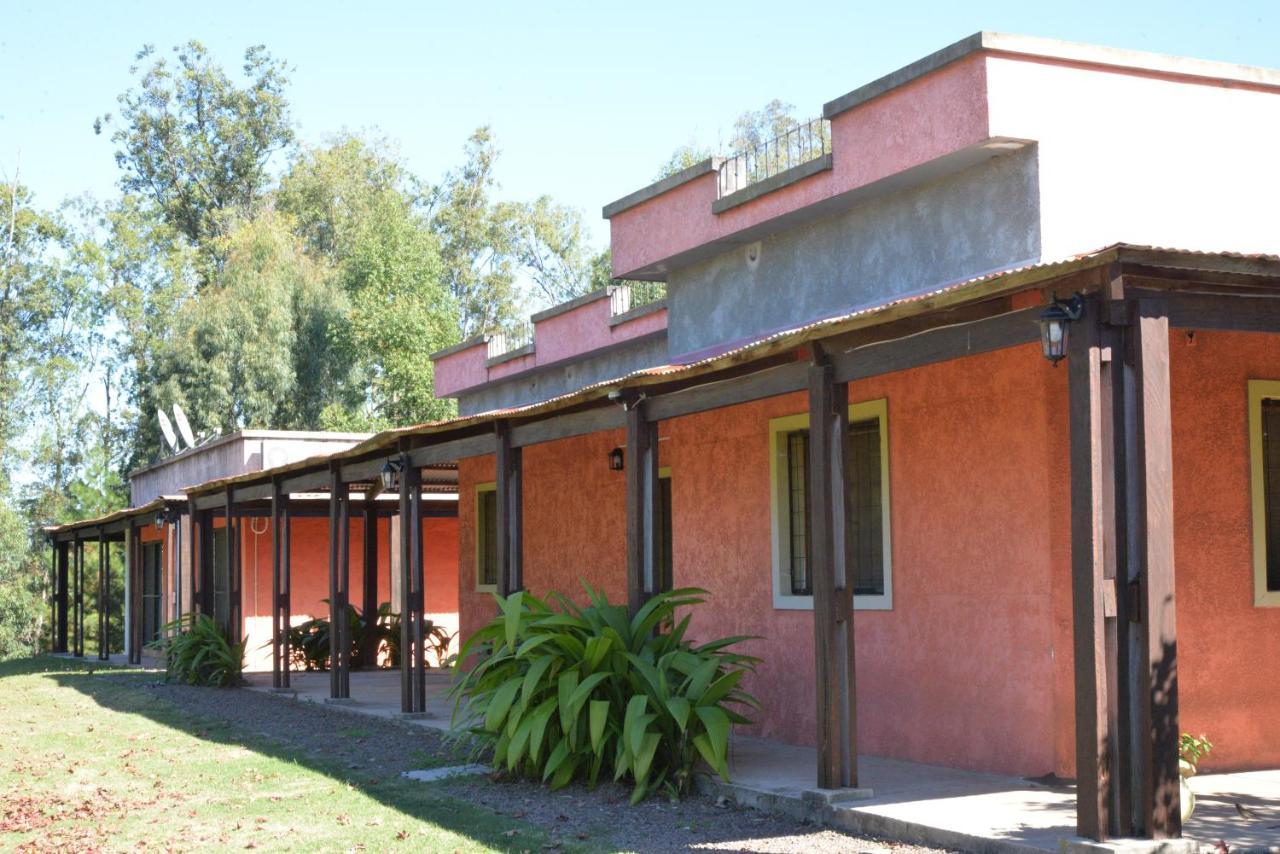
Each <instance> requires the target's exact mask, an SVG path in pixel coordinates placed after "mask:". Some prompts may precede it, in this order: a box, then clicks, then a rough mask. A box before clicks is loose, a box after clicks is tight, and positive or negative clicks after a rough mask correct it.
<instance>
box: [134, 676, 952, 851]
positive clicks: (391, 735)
mask: <svg viewBox="0 0 1280 854" xmlns="http://www.w3.org/2000/svg"><path fill="white" fill-rule="evenodd" d="M140 684H142V685H143V687H144V690H146V691H149V692H151V693H152V694H153V695H154V696H156V697H157V698H159V699H162V700H164V701H165V702H167V703H170V704H172V705H174V706H176V707H178V708H180V709H182V710H183V711H186V712H189V713H194V714H197V715H199V716H201V717H202V718H204V719H206V720H208V721H209V724H210V726H211V728H213V727H217V728H218V729H219V733H218V735H219V737H221V738H228V737H230V738H232V739H234V738H237V737H244V736H260V737H266V738H268V739H271V740H272V741H274V742H277V743H280V744H281V745H282V746H284V747H287V748H288V749H290V750H291V751H295V752H297V753H298V758H299V761H301V762H304V763H305V762H306V757H308V756H310V757H313V758H314V760H315V761H316V762H319V763H323V764H325V765H326V766H327V767H330V768H333V767H334V766H335V765H336V766H338V767H341V768H345V769H346V773H347V774H348V775H349V776H350V777H351V779H352V780H358V781H360V782H361V784H362V785H364V786H375V785H378V784H379V783H380V782H383V781H389V780H395V779H397V778H398V776H399V774H400V773H401V772H402V771H409V770H416V769H421V768H429V767H435V766H440V765H452V764H460V763H462V762H464V761H465V757H462V756H459V754H458V752H457V750H456V748H455V747H454V746H453V745H451V744H449V743H448V742H447V740H446V739H445V738H444V737H443V736H442V735H441V733H439V732H437V731H435V730H431V729H427V728H424V727H420V726H414V725H411V724H408V723H404V722H401V721H393V720H386V719H382V718H374V717H364V716H359V715H355V714H352V713H350V712H344V711H338V710H334V709H330V708H326V707H325V706H323V705H318V704H315V703H308V702H298V701H295V700H290V699H286V698H284V697H276V696H271V695H269V694H264V693H260V692H257V691H247V690H232V691H227V690H218V689H211V688H191V687H187V686H181V685H167V684H164V683H161V682H155V681H151V680H140ZM420 785H432V786H438V787H440V789H441V790H442V791H443V792H447V793H449V794H451V795H453V796H455V797H458V798H463V799H466V800H468V801H470V802H472V803H475V804H481V805H484V806H486V807H489V808H491V809H492V810H493V811H494V812H495V813H497V814H503V815H506V816H509V817H512V818H516V819H519V820H520V821H523V822H527V823H529V824H532V825H536V826H538V827H540V828H542V829H543V830H545V831H546V832H547V833H548V834H549V835H551V836H552V837H553V838H555V839H559V840H563V841H565V842H567V843H573V844H576V845H579V846H589V847H593V848H598V849H601V850H611V851H642V852H666V851H696V850H701V851H753V852H800V851H803V852H813V854H821V852H837V851H838V852H876V854H887V852H893V854H932V852H934V851H936V850H937V849H930V848H924V847H920V846H912V845H903V844H899V843H894V842H885V841H883V840H877V839H869V838H863V837H857V836H852V835H850V834H846V833H841V832H838V831H834V830H829V829H825V828H820V827H816V826H814V825H811V824H807V823H805V822H800V821H797V820H794V819H789V818H784V817H779V816H773V815H768V814H765V813H762V812H760V811H758V810H754V809H745V808H740V807H737V806H733V805H727V804H723V803H721V804H717V803H715V802H713V801H712V800H711V799H709V798H706V797H702V796H694V797H690V798H687V799H685V800H683V801H681V802H678V803H671V802H669V801H666V800H664V799H661V798H659V797H653V798H650V799H649V800H648V801H646V802H644V803H642V804H640V805H639V806H635V807H632V806H630V805H629V804H628V798H629V795H630V790H629V789H623V788H621V787H614V786H601V787H599V788H598V789H597V790H596V791H594V792H590V791H587V790H586V789H585V788H584V787H581V786H571V787H569V788H567V789H563V790H561V791H558V792H552V791H549V790H547V789H546V788H544V787H542V786H539V785H536V784H534V783H531V782H527V781H510V780H490V779H487V778H484V777H472V778H465V779H455V780H451V781H447V782H439V783H430V784H427V783H423V784H420ZM513 842H515V841H514V840H513ZM514 847H516V848H518V844H517V845H515V846H514Z"/></svg>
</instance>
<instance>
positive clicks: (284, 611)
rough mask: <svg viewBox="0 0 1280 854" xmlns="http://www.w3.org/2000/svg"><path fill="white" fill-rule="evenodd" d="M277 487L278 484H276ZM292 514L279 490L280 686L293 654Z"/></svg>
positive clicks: (285, 679)
mask: <svg viewBox="0 0 1280 854" xmlns="http://www.w3.org/2000/svg"><path fill="white" fill-rule="evenodd" d="M277 488H279V486H277ZM292 519H293V515H292V513H291V512H290V510H289V496H288V494H287V493H285V492H284V491H283V490H282V489H281V491H280V527H281V528H282V530H281V532H280V599H279V605H278V606H277V607H278V608H279V613H280V687H281V688H288V687H289V659H290V656H291V655H292V654H293V653H292V651H291V650H290V647H289V628H290V626H291V625H292V620H293V600H292V598H291V597H292V593H291V591H292V590H293V547H292V543H291V538H292V529H293V523H292Z"/></svg>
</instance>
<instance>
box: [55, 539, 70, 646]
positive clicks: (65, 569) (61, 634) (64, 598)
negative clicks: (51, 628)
mask: <svg viewBox="0 0 1280 854" xmlns="http://www.w3.org/2000/svg"><path fill="white" fill-rule="evenodd" d="M57 555H58V596H57V603H58V620H57V626H56V628H55V631H56V633H57V639H56V641H55V642H54V652H61V653H65V652H66V651H67V608H68V605H69V604H70V602H69V597H68V595H67V583H68V581H69V580H70V569H69V563H70V561H69V560H68V557H69V555H68V546H67V544H66V543H65V542H60V543H58V545H57Z"/></svg>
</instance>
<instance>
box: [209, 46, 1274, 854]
mask: <svg viewBox="0 0 1280 854" xmlns="http://www.w3.org/2000/svg"><path fill="white" fill-rule="evenodd" d="M1277 131H1280V72H1276V71H1271V70H1265V69H1257V68H1244V67H1238V66H1231V65H1226V64H1222V63H1212V62H1202V61H1198V60H1190V59H1181V58H1174V57H1165V56H1156V55H1149V54H1139V53H1132V52H1127V51H1117V50H1111V49H1104V48H1095V47H1090V46H1081V45H1072V44H1064V43H1060V42H1052V41H1045V40H1039V39H1027V38H1021V37H1011V36H1003V35H995V34H989V33H980V34H978V35H975V36H973V37H971V38H968V39H965V40H963V41H961V42H958V43H956V44H955V45H952V46H950V47H948V48H945V49H943V50H942V51H939V52H938V53H935V54H933V55H931V56H928V57H925V58H924V59H921V60H919V61H918V62H915V63H913V64H911V65H909V66H907V67H905V68H903V69H900V70H898V71H896V72H894V73H893V74H890V75H888V76H886V77H884V78H881V79H880V80H876V81H873V82H871V83H868V84H866V85H864V86H862V87H860V88H858V89H855V90H853V91H851V92H849V93H847V94H845V95H843V96H841V97H838V98H836V99H835V100H833V101H831V102H829V103H827V104H826V105H825V107H824V109H823V115H822V117H821V118H818V119H815V120H813V121H812V122H808V123H805V124H803V125H801V126H800V127H798V128H797V129H796V130H794V131H793V132H791V133H789V134H788V135H786V136H784V137H782V138H780V139H778V140H775V141H772V142H771V143H770V145H769V147H766V148H762V149H761V150H756V151H750V152H740V153H738V154H737V155H736V156H734V157H730V158H724V159H722V158H712V159H710V160H708V161H706V162H704V163H701V164H698V165H696V166H694V167H691V168H689V169H686V170H685V171H683V172H680V173H678V174H675V175H672V176H670V177H668V178H665V179H663V180H661V181H659V182H657V183H655V184H653V185H651V186H649V187H645V188H643V189H641V190H638V191H636V192H634V193H631V194H630V195H628V196H626V197H624V198H622V199H619V200H618V201H616V202H614V203H612V204H610V205H607V206H606V207H605V209H604V215H605V216H606V217H607V218H608V219H609V220H610V226H611V234H612V238H611V245H612V250H613V259H614V274H615V276H617V277H618V278H619V279H626V280H641V281H646V280H647V281H658V282H664V283H665V289H666V293H665V298H664V299H662V300H659V301H654V302H648V303H646V304H644V305H638V304H637V305H633V304H632V299H631V296H632V291H631V290H630V289H628V288H627V287H625V286H620V287H617V288H610V289H607V290H605V291H601V292H598V293H595V294H589V295H587V296H585V297H582V298H580V299H578V300H574V301H573V302H571V303H568V304H566V305H564V306H559V307H556V308H553V309H551V310H549V311H546V312H543V313H541V314H540V315H536V316H535V317H534V318H533V323H532V338H531V340H527V341H525V340H521V341H513V342H507V341H506V340H503V339H490V338H478V339H473V340H472V341H468V342H464V343H463V344H461V345H459V346H457V347H454V348H451V349H449V350H447V351H443V352H441V353H438V354H436V355H435V357H434V361H435V370H436V384H437V389H438V391H440V392H441V393H447V394H452V395H453V396H456V397H457V399H458V401H459V408H460V411H461V412H462V413H463V414H462V415H461V416H460V417H459V418H457V419H455V420H452V421H449V422H443V423H437V424H428V425H419V426H416V427H407V428H404V429H401V430H396V431H391V432H388V433H384V434H380V435H379V436H375V437H373V438H371V439H369V440H368V441H366V442H363V443H361V444H359V445H356V446H354V447H353V448H351V449H349V450H345V451H340V452H337V453H335V454H333V455H331V456H330V457H328V458H327V459H324V460H312V461H308V462H306V463H301V464H296V465H293V466H288V467H284V468H281V469H276V470H272V471H264V472H256V473H250V474H246V475H241V476H238V477H230V478H226V479H224V480H222V481H219V482H216V483H214V484H211V485H206V486H205V487H201V488H200V489H199V490H195V491H188V495H189V496H191V501H192V502H193V505H192V506H194V507H196V508H200V507H202V506H205V505H204V504H202V502H214V501H221V502H222V504H220V505H219V506H224V507H238V506H241V504H242V503H245V504H247V503H251V502H262V501H264V500H266V499H268V498H270V497H271V496H272V495H273V494H276V493H275V492H273V490H277V491H278V490H279V488H280V487H279V484H280V483H282V482H283V483H291V482H292V483H295V484H296V485H297V487H296V488H298V489H308V490H310V489H322V488H324V487H325V486H326V485H327V486H328V490H329V499H330V500H329V504H330V508H331V509H330V513H331V518H334V519H338V518H343V514H344V513H345V512H346V511H345V510H344V509H343V508H344V507H345V501H344V498H343V496H344V495H345V494H346V490H347V489H348V484H350V483H359V482H364V481H367V480H368V479H369V478H370V477H372V476H373V475H374V473H376V472H378V471H380V470H382V469H383V468H386V467H388V466H390V467H391V468H394V469H396V470H397V475H396V476H397V477H398V481H394V482H395V483H396V484H397V485H398V488H399V492H400V504H399V508H400V509H399V511H398V512H399V513H400V514H402V516H405V515H407V516H412V515H413V513H414V508H415V507H416V506H417V505H416V503H415V502H418V498H416V497H415V496H418V494H419V492H418V488H417V485H416V484H417V479H418V477H419V475H418V472H419V471H420V469H421V467H422V466H431V465H442V464H452V465H456V466H457V469H456V471H457V485H456V488H457V496H458V499H457V513H458V529H457V536H456V543H453V544H452V545H454V546H456V549H457V552H456V554H457V579H456V582H453V583H455V584H456V590H457V593H456V595H457V609H458V613H459V621H460V626H461V631H462V633H463V634H464V635H465V634H467V633H468V632H470V631H472V630H474V629H475V628H476V627H477V626H479V625H480V624H481V623H482V622H483V621H485V620H486V619H488V618H489V617H490V616H492V615H493V614H494V613H495V606H494V602H493V599H492V596H491V595H490V593H491V592H492V591H498V592H502V591H510V590H515V589H520V588H528V589H531V590H535V591H538V592H547V591H550V590H561V591H564V592H566V593H570V594H573V593H575V592H577V591H580V585H581V583H582V582H584V581H585V582H588V583H590V584H591V585H592V586H594V587H597V588H600V589H603V590H605V591H606V592H608V593H609V594H610V595H611V596H612V597H617V598H626V599H628V600H629V601H630V602H631V603H632V604H633V605H638V604H639V603H640V602H642V601H643V599H644V598H645V597H646V596H647V595H649V594H651V593H653V592H654V591H656V590H658V589H660V588H662V587H664V586H669V585H674V586H676V587H683V586H697V587H702V588H705V589H707V590H708V591H710V593H711V597H712V604H711V605H710V606H707V607H706V608H705V609H704V610H703V611H702V612H701V613H699V614H698V616H697V621H696V623H695V630H696V631H697V632H698V633H699V634H701V635H703V636H706V637H711V636H719V635H730V634H732V635H737V634H745V635H753V636H757V637H758V638H759V640H756V641H753V642H752V645H751V646H750V647H749V649H748V651H750V652H753V653H755V654H757V655H759V656H761V657H762V658H763V659H764V664H763V666H762V667H761V668H760V670H759V672H758V673H757V674H756V677H755V679H754V680H753V682H752V684H751V685H749V686H748V687H749V690H751V691H752V692H754V693H755V694H756V695H757V696H758V697H759V698H760V699H761V701H762V703H763V706H764V708H763V711H762V713H761V714H760V715H759V719H758V721H757V723H756V724H755V727H754V730H753V731H754V733H755V734H757V735H760V736H763V737H766V738H770V739H777V740H783V741H794V742H800V743H808V744H814V745H816V746H817V748H818V757H819V764H818V769H817V781H816V782H817V783H818V785H819V786H821V787H824V788H837V787H842V786H843V787H849V786H856V785H857V784H858V782H859V779H858V773H857V772H858V767H857V756H858V754H859V753H863V754H871V755H878V756H888V757H896V758H902V759H910V760H916V761H921V762H928V763H932V764H937V765H947V766H952V767H957V768H964V769H974V770H985V771H996V772H1002V773H1010V774H1018V775H1026V776H1035V775H1043V774H1047V773H1052V774H1056V775H1058V776H1060V777H1070V778H1076V779H1078V781H1079V785H1078V807H1077V822H1078V829H1079V831H1080V833H1081V834H1082V835H1086V836H1091V837H1094V838H1097V839H1102V838H1106V837H1109V836H1126V835H1134V836H1145V837H1157V838H1159V837H1167V836H1177V835H1178V834H1179V833H1180V824H1179V818H1178V803H1179V800H1178V798H1179V795H1178V774H1177V771H1178V768H1177V740H1178V735H1179V732H1180V731H1182V730H1192V731H1196V732H1200V731H1203V732H1206V733H1210V734H1212V736H1213V740H1214V742H1215V744H1216V745H1217V747H1216V748H1215V751H1214V753H1213V755H1212V763H1213V765H1214V767H1216V768H1218V769H1221V770H1237V769H1248V768H1277V767H1280V741H1278V740H1277V739H1276V738H1275V737H1274V734H1273V732H1272V730H1273V729H1274V721H1276V720H1277V719H1280V608H1278V606H1280V569H1278V567H1280V539H1276V538H1277V537H1280V504H1278V502H1280V497H1277V496H1276V495H1274V494H1273V489H1272V484H1271V480H1272V474H1273V469H1275V467H1276V466H1277V465H1280V462H1278V460H1280V457H1278V456H1277V455H1280V448H1273V447H1272V445H1273V444H1274V443H1273V442H1272V441H1271V439H1270V438H1269V437H1271V436H1273V435H1280V434H1274V431H1273V429H1272V427H1273V424H1272V422H1273V420H1274V419H1276V418H1278V417H1280V406H1277V405H1276V404H1275V403H1274V401H1276V400H1280V337H1278V333H1280V254H1278V253H1280V231H1278V230H1277V229H1276V228H1275V225H1274V216H1273V215H1272V213H1271V208H1272V204H1273V201H1274V200H1275V199H1276V198H1280V164H1278V163H1277V161H1276V159H1275V157H1274V154H1273V152H1272V148H1273V140H1274V139H1275V138H1276V135H1277ZM1159 247H1185V248H1179V249H1173V248H1159ZM635 302H639V300H636V301H635ZM1046 357H1051V358H1046ZM1275 426H1276V427H1277V428H1280V424H1278V425H1275ZM393 463H394V465H393ZM392 482H393V479H392V478H389V479H388V485H389V486H390V485H391V484H392ZM292 488H293V487H291V489H292ZM201 496H214V497H210V498H203V497H201ZM216 496H222V497H221V498H216ZM273 530H274V529H273ZM406 542H407V541H406ZM335 548H336V547H335ZM401 548H402V549H405V550H406V552H405V553H409V554H413V553H414V550H413V549H412V546H411V545H410V546H405V545H403V544H402V545H401ZM331 553H334V554H337V553H341V549H340V548H336V551H334V550H331ZM340 563H341V561H339V564H340ZM331 565H335V564H334V563H333V561H331ZM402 566H404V564H402ZM406 571H407V572H409V575H408V576H406V581H404V582H402V584H407V585H408V587H409V588H410V589H419V588H416V587H414V585H416V584H417V583H418V581H416V580H414V579H413V578H410V576H412V575H413V573H415V572H417V573H419V574H418V575H417V576H416V578H418V579H420V578H422V575H421V574H420V570H418V569H415V568H414V567H407V568H406ZM332 574H333V571H331V575H332ZM339 574H341V573H339ZM331 583H332V581H331ZM427 584H428V588H430V586H431V585H430V582H429V581H428V582H427ZM450 589H452V588H450ZM406 672H408V671H406ZM403 684H404V686H405V688H404V697H405V699H404V706H403V708H404V709H405V710H406V711H409V712H412V711H413V710H415V709H420V708H421V705H420V704H419V703H418V701H417V700H416V699H415V696H414V692H415V691H416V690H418V689H416V688H414V687H413V685H414V682H413V680H412V679H410V678H406V681H405V682H404V683H403ZM335 686H337V682H335ZM334 690H335V692H340V688H339V687H335V689H334ZM335 696H340V693H335Z"/></svg>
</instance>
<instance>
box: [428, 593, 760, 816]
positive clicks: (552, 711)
mask: <svg viewBox="0 0 1280 854" xmlns="http://www.w3.org/2000/svg"><path fill="white" fill-rule="evenodd" d="M587 594H588V597H589V600H590V602H589V604H588V605H587V606H586V607H583V608H580V607H578V606H576V605H575V604H573V603H572V602H570V601H569V600H568V599H566V598H565V597H563V596H560V595H559V594H555V595H554V597H553V601H554V602H555V604H556V605H557V606H558V607H556V608H553V607H551V605H550V604H548V602H546V601H544V600H542V599H539V598H538V597H536V596H533V595H531V594H529V593H527V592H517V593H513V594H512V595H511V596H508V597H506V598H503V597H501V596H498V597H496V598H497V601H498V606H499V608H500V610H501V613H500V614H499V616H498V617H496V618H495V619H494V620H493V621H492V622H490V623H489V624H488V625H486V626H484V627H483V628H481V629H480V630H479V631H478V632H476V633H475V634H474V635H472V637H471V638H470V639H468V640H467V642H466V643H465V644H464V645H463V647H462V649H461V650H460V651H459V653H458V660H459V661H460V662H464V663H465V662H467V661H468V660H469V659H470V657H471V656H475V658H476V660H477V662H478V663H476V664H475V666H474V667H473V668H472V669H471V670H470V671H468V672H463V673H460V674H459V678H458V681H456V682H455V683H454V686H453V688H452V689H451V693H452V696H453V700H454V727H455V730H458V731H466V732H469V733H470V734H471V735H472V736H473V737H475V738H476V739H477V740H478V743H479V747H480V748H481V749H483V748H492V751H493V764H494V767H495V768H497V769H499V770H502V769H505V770H506V771H507V772H510V773H523V774H527V775H533V776H536V777H538V778H540V779H541V780H543V781H544V782H550V784H551V787H552V788H559V787H561V786H564V785H566V784H568V783H569V782H570V781H571V780H574V779H585V780H586V782H587V784H588V785H589V786H595V785H596V783H597V781H598V780H599V779H600V775H601V774H606V775H609V774H611V775H612V776H613V779H614V780H621V779H623V778H629V779H630V780H631V781H632V782H633V784H634V786H635V788H634V790H633V792H632V798H631V800H632V803H637V802H639V801H641V800H643V799H644V798H645V797H646V796H648V795H649V793H651V792H653V791H654V790H656V789H659V788H663V789H666V790H668V791H670V792H671V793H673V794H676V795H679V794H684V793H685V792H687V791H689V789H690V788H691V786H692V783H693V777H692V773H693V768H694V765H695V763H696V762H697V759H698V758H699V757H701V758H702V759H703V760H705V761H706V763H707V764H708V765H709V766H711V768H712V769H713V770H714V771H716V772H717V773H719V774H720V776H721V777H724V778H725V779H728V765H727V761H726V760H727V754H728V746H729V728H730V726H732V725H733V724H735V723H739V724H741V723H749V721H748V720H747V719H746V718H745V717H743V715H742V714H741V713H740V712H739V711H738V710H737V708H743V709H744V710H745V708H747V707H749V708H758V707H759V706H758V703H757V702H756V700H755V699H754V698H753V697H752V696H751V695H750V694H747V693H746V692H745V691H743V690H742V689H740V688H739V687H738V683H739V682H740V681H741V680H742V677H743V676H744V675H745V674H746V673H747V672H748V671H750V670H753V669H754V668H755V665H756V664H757V663H758V659H756V658H752V657H750V656H746V655H740V654H737V653H733V652H730V651H729V647H731V646H733V645H734V644H736V643H738V642H739V641H742V640H745V639H746V638H741V637H728V638H723V639H720V640H716V641H712V642H711V643H706V644H702V645H701V646H698V645H695V644H693V643H692V642H690V641H688V640H686V639H685V633H686V631H687V629H688V626H689V620H690V615H689V614H687V613H686V614H685V615H684V616H683V618H681V619H680V620H679V621H678V622H677V621H676V609H677V608H688V607H692V606H694V605H698V604H701V603H702V602H703V601H704V599H703V597H704V596H705V595H706V591H703V590H699V589H696V588H684V589H680V590H673V591H670V592H668V593H663V594H660V595H658V596H655V597H654V598H652V599H650V600H649V601H648V602H647V603H645V605H644V607H643V608H641V609H640V611H639V612H638V613H637V614H636V615H635V617H632V618H628V616H627V609H626V608H625V607H624V606H620V605H612V604H610V603H609V602H608V600H607V599H606V598H605V597H604V596H603V595H602V594H600V593H598V592H596V591H594V590H592V589H591V588H589V587H588V588H587ZM663 629H666V631H663ZM735 707H737V708H735Z"/></svg>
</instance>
